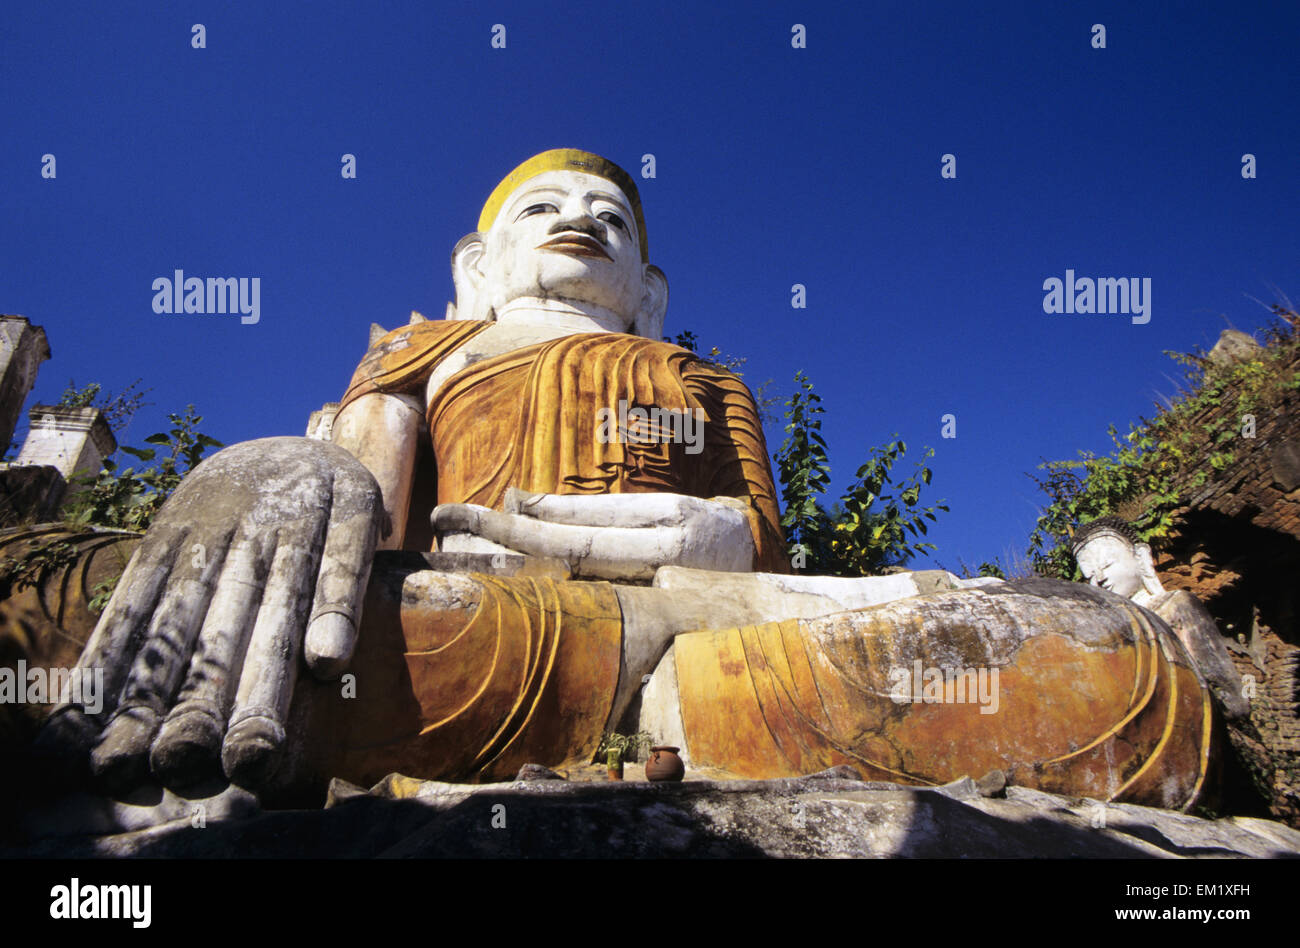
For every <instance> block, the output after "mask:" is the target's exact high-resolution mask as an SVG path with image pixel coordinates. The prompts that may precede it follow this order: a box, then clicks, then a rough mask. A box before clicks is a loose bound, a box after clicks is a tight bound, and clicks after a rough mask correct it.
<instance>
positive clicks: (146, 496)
mask: <svg viewBox="0 0 1300 948" xmlns="http://www.w3.org/2000/svg"><path fill="white" fill-rule="evenodd" d="M98 391H99V386H98V385H95V384H91V385H89V386H86V388H84V389H75V388H73V387H72V386H69V392H67V393H65V401H67V402H68V404H67V405H65V407H73V408H76V407H81V405H80V404H77V403H79V402H80V403H89V401H93V399H94V398H95V397H96V395H97V394H98ZM61 404H62V403H61ZM168 419H169V420H170V421H171V423H172V428H171V430H170V431H168V432H160V433H158V434H154V435H150V436H149V437H148V438H146V439H145V443H147V444H152V445H155V446H156V447H153V448H128V447H123V448H120V449H119V450H121V451H124V452H125V453H127V454H130V455H133V456H134V457H137V458H139V459H140V460H142V461H146V462H149V461H155V460H156V463H155V464H153V465H152V466H151V467H148V468H145V469H143V470H140V471H136V470H135V469H133V468H129V467H128V468H124V469H121V470H119V469H118V466H117V464H116V463H114V462H113V461H112V460H105V461H104V466H103V468H102V470H100V471H99V473H98V474H96V475H94V476H91V477H82V478H74V479H73V480H72V482H71V483H70V484H69V486H68V493H69V494H70V495H71V499H70V500H69V501H68V502H67V503H66V504H65V506H64V509H63V511H62V515H63V519H64V520H65V521H67V522H68V523H71V524H75V525H79V526H94V527H109V528H113V529H118V530H130V531H136V532H144V531H145V530H146V529H148V527H149V524H150V523H152V522H153V518H154V516H155V514H157V512H158V510H159V509H160V508H161V507H162V505H163V503H164V502H165V501H166V500H167V498H168V497H169V496H171V493H172V491H173V490H175V489H176V486H177V485H178V484H179V483H180V482H181V479H182V478H183V477H184V476H185V475H186V474H188V473H189V472H190V471H191V470H192V469H193V468H194V467H195V465H197V464H198V463H199V461H200V460H202V458H203V454H204V452H205V451H206V450H207V449H208V448H212V447H218V448H219V447H221V446H222V445H221V442H220V441H217V440H216V439H215V438H210V437H208V436H207V435H205V434H200V433H199V432H198V431H197V427H198V425H199V423H200V422H202V421H203V419H202V418H201V417H200V416H199V415H197V414H195V411H194V406H193V405H190V406H188V407H187V408H186V409H185V413H184V414H183V415H182V414H171V415H169V416H168ZM76 558H77V550H76V548H75V547H74V546H73V545H72V544H70V543H68V542H67V541H66V540H56V541H53V542H50V543H46V544H44V545H36V546H33V547H30V548H29V549H26V550H25V551H23V552H22V553H21V554H19V555H17V556H7V557H5V558H4V559H3V560H0V598H4V597H5V596H6V595H10V594H12V593H15V592H19V591H21V590H23V589H24V588H26V587H28V586H40V585H41V584H42V583H44V582H45V580H46V579H47V578H48V577H50V576H51V575H53V574H54V573H55V572H56V571H58V570H60V569H63V568H65V567H68V566H71V565H72V564H73V562H74V561H75V560H76ZM125 565H126V564H125V563H123V564H122V566H123V567H124V568H125ZM120 577H121V572H120V571H119V572H118V573H117V574H116V575H114V576H111V577H109V578H108V579H106V580H104V581H103V582H100V583H98V584H97V585H96V586H95V588H94V589H93V590H92V593H93V596H92V598H91V599H90V601H89V603H87V606H88V607H89V608H90V610H91V611H92V612H101V611H103V609H104V607H105V606H106V605H107V604H108V600H109V599H110V598H111V597H112V595H113V590H114V589H115V588H116V586H117V581H118V579H119V578H120Z"/></svg>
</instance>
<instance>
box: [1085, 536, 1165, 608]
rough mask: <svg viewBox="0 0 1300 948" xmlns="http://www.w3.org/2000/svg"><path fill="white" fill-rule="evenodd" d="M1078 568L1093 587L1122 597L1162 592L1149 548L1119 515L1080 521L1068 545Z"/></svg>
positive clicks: (1128, 597)
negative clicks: (1080, 524) (1087, 521)
mask: <svg viewBox="0 0 1300 948" xmlns="http://www.w3.org/2000/svg"><path fill="white" fill-rule="evenodd" d="M1071 546H1072V548H1073V550H1074V558H1075V560H1076V562H1078V564H1079V570H1080V572H1082V573H1083V575H1084V577H1085V578H1086V579H1087V580H1088V581H1089V582H1090V583H1092V585H1094V586H1101V587H1102V588H1103V589H1109V590H1110V591H1111V592H1113V593H1116V594H1117V595H1120V596H1123V597H1125V598H1126V599H1132V598H1133V597H1134V596H1137V595H1139V594H1142V593H1145V594H1147V595H1155V594H1156V593H1160V592H1163V591H1164V590H1163V587H1162V586H1161V585H1160V579H1159V577H1158V576H1157V575H1156V571H1155V565H1154V563H1153V562H1152V559H1151V547H1149V546H1148V545H1147V544H1145V543H1139V542H1138V537H1137V532H1136V531H1135V530H1134V529H1133V527H1132V525H1131V524H1130V523H1128V521H1126V520H1122V519H1120V518H1119V517H1100V518H1098V519H1096V520H1093V521H1090V522H1089V523H1087V524H1084V525H1083V526H1082V527H1080V528H1079V529H1078V531H1076V533H1075V534H1074V540H1073V543H1072V544H1071Z"/></svg>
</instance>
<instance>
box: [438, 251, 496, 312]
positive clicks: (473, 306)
mask: <svg viewBox="0 0 1300 948" xmlns="http://www.w3.org/2000/svg"><path fill="white" fill-rule="evenodd" d="M483 251H484V243H483V235H482V234H480V233H478V232H477V231H475V232H474V233H472V234H466V235H465V236H464V237H462V238H461V239H460V240H458V241H457V242H456V246H455V248H453V249H452V251H451V280H452V282H453V283H454V284H455V285H456V305H455V307H448V310H447V312H448V314H450V313H451V312H452V311H453V309H454V312H455V314H456V315H455V317H454V318H456V319H491V318H492V317H491V313H489V312H486V310H487V308H488V307H487V306H486V305H485V304H484V303H482V302H481V300H482V296H483V294H482V293H481V290H482V288H483V284H484V282H485V279H486V278H485V277H484V275H483V271H482V269H481V268H480V264H481V263H482V260H483Z"/></svg>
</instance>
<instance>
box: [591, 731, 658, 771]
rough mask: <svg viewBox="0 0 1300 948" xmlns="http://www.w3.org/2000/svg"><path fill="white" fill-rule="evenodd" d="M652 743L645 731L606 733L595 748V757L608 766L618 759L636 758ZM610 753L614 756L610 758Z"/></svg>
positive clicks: (652, 740)
mask: <svg viewBox="0 0 1300 948" xmlns="http://www.w3.org/2000/svg"><path fill="white" fill-rule="evenodd" d="M652 743H654V739H653V738H652V737H651V736H650V735H649V734H647V733H646V732H645V731H637V732H636V733H635V734H618V733H612V734H606V735H605V736H604V737H602V738H601V739H600V746H599V747H597V748H596V758H595V759H596V760H598V761H600V760H604V761H606V762H607V763H609V764H610V766H613V765H614V763H616V762H618V761H629V760H636V759H637V757H638V756H639V754H640V753H641V751H642V750H645V749H647V748H649V747H650V745H651V744H652ZM611 754H612V755H615V756H614V757H613V758H611V756H610V755H611ZM611 761H613V762H614V763H611Z"/></svg>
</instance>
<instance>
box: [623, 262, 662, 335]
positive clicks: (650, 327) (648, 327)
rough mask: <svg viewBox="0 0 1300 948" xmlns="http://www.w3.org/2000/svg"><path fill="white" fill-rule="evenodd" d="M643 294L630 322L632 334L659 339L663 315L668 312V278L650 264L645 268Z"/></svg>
mask: <svg viewBox="0 0 1300 948" xmlns="http://www.w3.org/2000/svg"><path fill="white" fill-rule="evenodd" d="M644 272H645V276H644V279H645V292H644V293H643V294H642V295H641V306H640V309H639V311H638V312H637V315H636V319H634V320H633V321H632V332H633V334H634V335H637V336H644V337H645V338H647V339H655V340H658V339H661V338H662V337H663V331H664V314H665V313H667V312H668V277H666V276H664V272H663V271H662V270H660V269H659V268H658V267H656V266H655V265H654V264H652V263H648V264H646V266H645V271H644Z"/></svg>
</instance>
